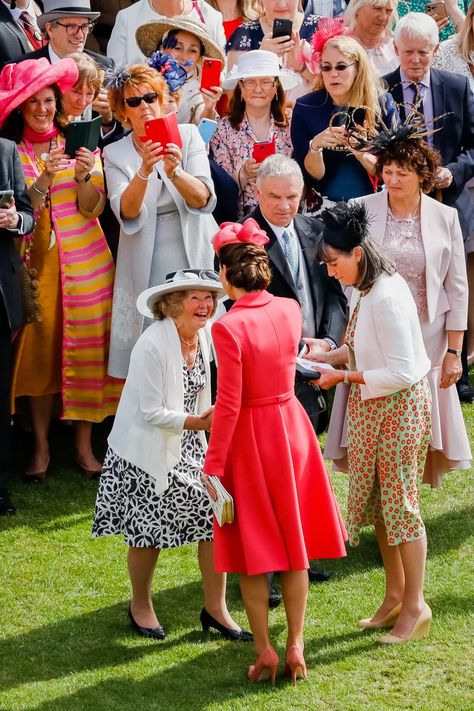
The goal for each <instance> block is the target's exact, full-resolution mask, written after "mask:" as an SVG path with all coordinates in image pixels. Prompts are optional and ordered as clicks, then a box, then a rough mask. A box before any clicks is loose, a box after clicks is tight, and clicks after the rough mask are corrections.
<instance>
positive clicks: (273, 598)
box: [268, 585, 281, 608]
mask: <svg viewBox="0 0 474 711" xmlns="http://www.w3.org/2000/svg"><path fill="white" fill-rule="evenodd" d="M280 603H281V595H280V593H279V592H278V590H277V589H276V588H274V587H273V585H270V592H269V595H268V607H270V608H274V607H278V605H279V604H280Z"/></svg>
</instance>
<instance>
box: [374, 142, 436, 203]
mask: <svg viewBox="0 0 474 711" xmlns="http://www.w3.org/2000/svg"><path fill="white" fill-rule="evenodd" d="M388 163H396V164H397V165H398V166H400V168H404V169H405V170H410V171H411V170H414V171H415V173H416V174H417V175H418V177H419V178H420V182H421V189H422V191H423V192H424V193H429V192H431V190H432V189H433V187H434V184H435V177H436V171H437V170H438V168H439V166H440V165H441V156H440V154H439V152H438V151H437V150H436V149H434V148H431V146H429V145H428V143H427V142H426V141H425V140H423V139H422V138H415V139H414V138H408V139H407V140H405V141H403V140H399V141H393V143H390V144H388V145H387V147H386V148H385V149H384V150H381V151H380V152H379V153H378V154H377V164H376V171H377V175H378V177H379V178H382V169H383V167H384V166H385V165H387V164H388Z"/></svg>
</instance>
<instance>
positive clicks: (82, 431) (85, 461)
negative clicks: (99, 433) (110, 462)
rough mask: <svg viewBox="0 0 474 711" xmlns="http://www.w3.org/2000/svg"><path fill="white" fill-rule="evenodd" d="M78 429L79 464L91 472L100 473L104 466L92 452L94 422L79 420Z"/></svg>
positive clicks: (76, 426) (77, 457) (77, 454)
mask: <svg viewBox="0 0 474 711" xmlns="http://www.w3.org/2000/svg"><path fill="white" fill-rule="evenodd" d="M74 424H75V428H76V459H77V462H78V464H79V465H80V466H81V467H83V468H84V469H89V470H90V471H100V470H101V468H102V464H101V463H100V462H99V461H98V460H97V459H96V458H95V456H94V452H93V451H92V440H91V437H92V422H86V421H85V420H77V421H76V422H75V423H74Z"/></svg>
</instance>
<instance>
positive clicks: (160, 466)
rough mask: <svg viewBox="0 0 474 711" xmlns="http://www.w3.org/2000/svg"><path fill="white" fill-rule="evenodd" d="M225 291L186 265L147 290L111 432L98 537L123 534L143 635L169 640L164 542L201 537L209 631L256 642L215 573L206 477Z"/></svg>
mask: <svg viewBox="0 0 474 711" xmlns="http://www.w3.org/2000/svg"><path fill="white" fill-rule="evenodd" d="M223 293H224V292H223V289H222V288H221V284H220V281H219V277H218V275H217V274H216V272H213V271H212V270H208V269H204V270H191V269H188V270H180V271H178V272H176V273H175V274H172V275H169V278H168V279H167V281H166V282H165V283H164V284H161V285H159V286H157V287H153V288H151V289H147V290H145V291H144V292H143V293H142V294H140V296H139V299H138V301H137V308H138V310H139V311H140V312H141V313H142V314H143V315H144V316H149V317H151V318H154V319H156V321H155V322H154V323H153V324H152V325H151V326H150V327H149V328H147V329H146V331H145V332H144V333H143V334H142V336H141V337H140V338H139V340H138V342H137V344H136V346H135V348H134V349H133V352H132V356H131V359H130V370H129V374H128V377H127V380H126V383H125V387H124V389H123V393H122V397H121V399H120V404H119V407H118V410H117V415H116V417H115V422H114V426H113V428H112V431H111V433H110V436H109V439H108V444H109V448H108V450H107V454H106V457H105V462H104V468H103V471H102V475H101V478H100V488H99V492H98V495H97V502H96V511H95V517H94V527H93V534H94V535H95V536H110V535H116V534H120V533H122V534H123V536H124V540H125V543H126V544H127V545H128V546H129V549H128V570H129V575H130V580H131V584H132V601H131V603H130V608H129V613H128V614H129V617H130V621H131V623H132V626H133V627H134V629H135V630H136V631H137V632H138V634H140V635H142V636H144V637H152V638H154V639H164V637H165V631H164V629H163V626H162V625H161V624H160V623H159V622H158V619H157V617H156V614H155V611H154V609H153V602H152V597H151V588H152V580H153V574H154V570H155V566H156V562H157V559H158V555H159V552H160V550H161V549H163V548H176V547H178V546H182V545H185V544H188V543H195V542H198V557H199V566H200V569H201V573H202V577H203V584H204V607H203V609H202V611H201V624H202V626H203V629H206V630H207V629H209V627H213V628H214V629H217V630H218V631H219V632H220V633H221V635H222V636H223V637H224V638H225V639H231V640H240V641H250V640H251V639H252V636H251V634H250V633H249V632H246V631H245V630H242V629H241V628H240V627H239V626H238V625H237V624H236V623H235V622H234V621H233V619H232V617H231V616H230V614H229V612H228V610H227V606H226V602H225V585H226V579H225V574H223V573H216V572H215V571H214V549H213V517H212V510H211V506H210V502H209V499H208V496H207V494H206V492H205V489H204V487H203V485H202V483H201V468H202V464H203V461H204V454H205V450H206V448H207V444H206V437H205V434H204V431H205V430H209V429H210V427H211V422H212V410H213V408H211V406H210V405H211V391H210V375H209V346H210V336H209V335H208V334H207V333H206V330H205V328H204V327H205V325H206V323H207V321H208V319H209V318H210V317H211V316H212V315H213V314H214V311H215V308H216V304H217V297H218V295H223Z"/></svg>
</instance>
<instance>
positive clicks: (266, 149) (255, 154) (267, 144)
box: [252, 140, 276, 163]
mask: <svg viewBox="0 0 474 711" xmlns="http://www.w3.org/2000/svg"><path fill="white" fill-rule="evenodd" d="M274 153H276V147H275V141H274V140H273V141H260V142H258V143H254V144H253V149H252V158H253V159H254V160H256V161H257V163H262V161H264V160H265V158H268V156H272V155H273V154H274Z"/></svg>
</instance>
